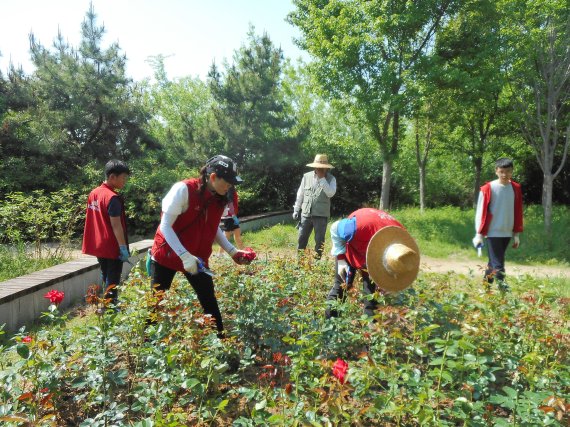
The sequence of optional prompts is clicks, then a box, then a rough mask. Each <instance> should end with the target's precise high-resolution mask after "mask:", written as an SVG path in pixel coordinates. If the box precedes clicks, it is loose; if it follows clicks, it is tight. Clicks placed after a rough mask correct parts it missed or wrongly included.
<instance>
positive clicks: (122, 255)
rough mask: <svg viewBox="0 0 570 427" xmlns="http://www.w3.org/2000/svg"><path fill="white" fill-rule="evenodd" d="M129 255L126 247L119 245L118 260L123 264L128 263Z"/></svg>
mask: <svg viewBox="0 0 570 427" xmlns="http://www.w3.org/2000/svg"><path fill="white" fill-rule="evenodd" d="M130 257H131V254H130V253H129V248H127V245H119V259H120V260H121V261H123V262H128V261H129V258H130Z"/></svg>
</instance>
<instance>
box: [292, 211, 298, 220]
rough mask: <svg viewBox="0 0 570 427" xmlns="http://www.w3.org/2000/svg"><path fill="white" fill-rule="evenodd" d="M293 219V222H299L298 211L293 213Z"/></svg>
mask: <svg viewBox="0 0 570 427" xmlns="http://www.w3.org/2000/svg"><path fill="white" fill-rule="evenodd" d="M293 219H294V220H295V221H298V220H299V211H293Z"/></svg>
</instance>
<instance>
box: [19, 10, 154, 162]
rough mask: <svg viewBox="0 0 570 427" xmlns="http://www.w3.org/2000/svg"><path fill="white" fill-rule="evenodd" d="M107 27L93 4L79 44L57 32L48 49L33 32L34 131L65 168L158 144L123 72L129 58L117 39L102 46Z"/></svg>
mask: <svg viewBox="0 0 570 427" xmlns="http://www.w3.org/2000/svg"><path fill="white" fill-rule="evenodd" d="M104 32H105V28H104V27H103V26H97V22H96V14H95V12H94V10H93V6H92V5H90V7H89V10H88V12H87V13H86V18H85V20H84V21H83V23H82V24H81V34H82V38H81V42H80V46H79V48H78V49H75V48H73V47H71V46H70V45H68V44H67V43H66V42H65V40H64V37H63V35H62V34H61V33H59V34H58V36H57V38H56V39H55V41H54V44H53V51H50V50H48V49H46V48H45V47H43V46H42V45H41V44H40V43H39V41H37V40H36V38H35V36H34V34H33V33H32V34H30V48H31V56H32V61H33V63H34V65H35V66H36V70H35V72H34V74H33V80H32V85H33V91H34V95H35V97H36V105H35V106H34V107H32V109H33V116H34V120H33V123H32V126H33V128H32V129H31V132H32V133H33V134H34V135H35V136H36V138H37V140H38V142H39V143H40V144H42V145H44V146H45V147H46V149H47V151H49V152H50V153H51V155H52V158H53V160H54V161H56V162H57V163H64V164H65V165H67V169H69V167H82V166H84V165H85V164H86V161H88V160H94V161H96V162H99V163H104V162H106V161H107V160H108V159H109V158H112V157H118V158H124V159H127V160H128V159H130V158H133V157H136V156H139V155H140V154H141V153H142V149H143V146H144V145H145V144H146V145H148V146H151V147H156V145H155V144H154V141H152V140H151V139H150V138H149V137H148V136H147V134H146V133H145V131H144V130H143V126H144V125H145V123H146V121H147V119H148V116H147V114H146V112H145V111H144V110H143V109H142V105H141V104H140V102H139V98H138V95H137V93H136V88H134V87H133V86H131V80H130V79H129V78H127V77H126V75H125V62H126V58H125V56H124V55H122V54H121V53H120V48H119V46H118V44H116V43H113V44H111V46H109V47H108V48H107V49H103V48H102V47H101V39H102V36H103V34H104Z"/></svg>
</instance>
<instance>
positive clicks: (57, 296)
mask: <svg viewBox="0 0 570 427" xmlns="http://www.w3.org/2000/svg"><path fill="white" fill-rule="evenodd" d="M64 296H65V293H64V292H62V291H57V290H55V289H52V290H51V291H49V292H48V293H47V294H45V295H44V298H47V299H49V300H50V302H51V303H52V304H55V305H58V304H60V303H61V302H62V301H63V297H64Z"/></svg>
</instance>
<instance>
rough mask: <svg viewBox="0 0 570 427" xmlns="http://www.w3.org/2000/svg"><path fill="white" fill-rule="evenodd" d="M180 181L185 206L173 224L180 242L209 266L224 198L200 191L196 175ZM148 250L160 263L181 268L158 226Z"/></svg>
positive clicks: (176, 268) (180, 262)
mask: <svg viewBox="0 0 570 427" xmlns="http://www.w3.org/2000/svg"><path fill="white" fill-rule="evenodd" d="M183 182H184V183H185V184H186V186H187V187H188V209H187V210H186V212H183V213H182V214H180V215H179V216H178V218H176V221H174V224H173V225H172V228H173V230H174V232H175V233H176V235H177V236H178V239H180V243H182V246H184V247H185V248H186V250H187V251H188V252H190V253H191V254H192V255H194V256H197V257H200V258H202V260H203V261H204V263H205V264H206V266H208V258H210V255H211V254H212V245H213V244H214V240H215V238H216V232H217V231H218V226H219V224H220V219H221V218H222V213H223V212H224V207H225V202H224V201H222V200H220V199H219V198H218V197H216V196H215V195H214V194H212V193H211V192H210V191H208V190H206V191H204V193H203V194H200V183H201V181H200V179H198V178H193V179H187V180H184V181H183ZM151 252H152V256H153V257H154V259H155V261H156V262H158V263H159V264H160V265H162V266H164V267H167V268H170V269H171V270H176V271H181V272H184V267H183V265H182V260H181V259H180V257H179V256H178V255H177V254H176V252H174V251H173V250H172V248H171V247H170V246H169V245H168V243H167V242H166V239H165V238H164V235H163V234H162V232H161V231H160V226H159V227H158V229H157V230H156V234H155V236H154V244H153V246H152V251H151Z"/></svg>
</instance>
